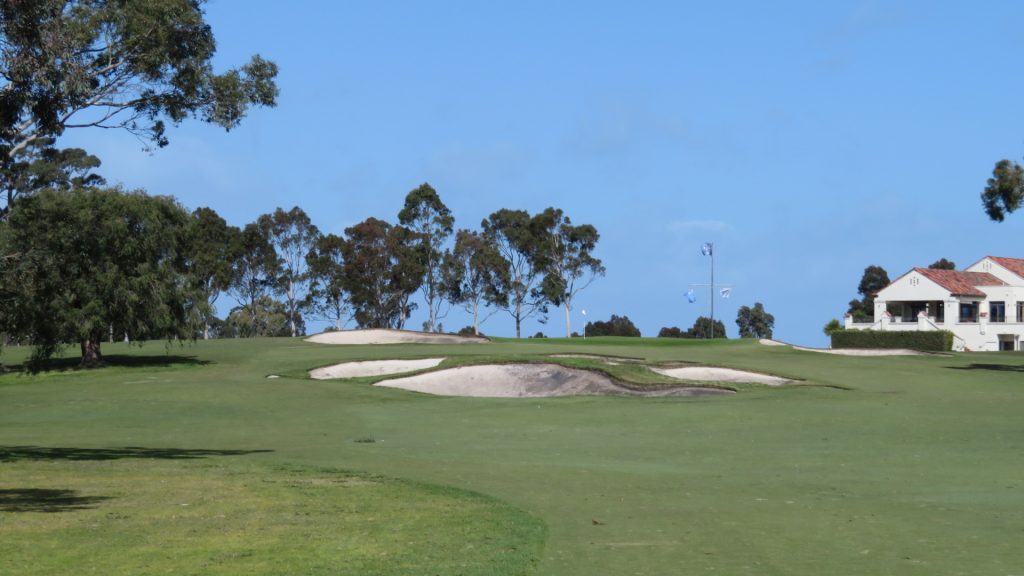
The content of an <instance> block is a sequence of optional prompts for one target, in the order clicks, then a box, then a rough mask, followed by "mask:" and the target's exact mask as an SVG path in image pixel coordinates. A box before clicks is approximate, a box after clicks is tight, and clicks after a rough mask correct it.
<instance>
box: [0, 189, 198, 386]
mask: <svg viewBox="0 0 1024 576" xmlns="http://www.w3.org/2000/svg"><path fill="white" fill-rule="evenodd" d="M40 222H46V223H47V225H46V226H40V225H39V223H40ZM4 227H5V228H7V231H6V233H7V234H8V237H7V240H6V242H7V244H8V249H9V250H10V251H11V252H12V253H13V254H14V257H12V258H8V259H5V262H6V265H5V266H4V268H3V274H4V277H3V278H2V283H3V285H4V297H5V298H6V299H8V300H9V302H10V303H11V305H10V306H9V307H5V312H4V314H3V315H2V316H0V322H2V323H3V324H4V325H3V326H2V327H0V329H3V330H6V331H10V332H11V333H12V334H17V335H22V336H25V337H26V338H27V339H29V340H30V341H31V342H32V343H34V344H35V345H36V352H35V355H34V358H35V361H36V362H42V361H45V360H47V359H48V358H49V357H50V356H51V355H52V354H53V353H54V352H56V351H57V350H58V349H59V347H60V346H61V345H62V344H63V343H65V342H78V343H79V344H80V345H81V352H82V364H83V365H84V366H93V365H97V364H100V363H102V361H103V356H102V353H101V349H100V343H101V342H102V340H103V339H104V336H107V335H108V334H109V333H111V332H113V331H114V330H116V331H117V333H118V334H119V335H120V334H127V335H128V336H130V338H131V339H132V340H143V339H158V338H192V337H194V335H195V333H196V332H195V328H197V327H196V326H194V325H193V324H191V323H190V319H191V318H194V317H195V315H194V314H193V313H192V312H193V311H194V310H195V309H201V308H203V307H205V306H206V300H205V297H204V295H203V294H202V293H201V292H200V291H198V290H196V289H195V287H194V284H193V283H191V282H188V281H187V279H186V274H187V269H186V263H185V260H186V257H185V252H186V250H185V248H186V244H185V235H186V233H187V230H188V229H189V214H188V212H186V211H185V210H184V209H183V208H182V207H181V206H179V205H178V204H177V202H175V201H174V200H173V199H171V198H167V197H153V196H147V195H145V194H143V193H141V192H125V191H123V190H120V189H117V188H110V189H98V190H82V189H74V190H70V191H66V192H63V191H52V190H51V191H45V192H42V193H40V194H38V195H36V196H32V197H29V198H25V199H24V200H23V201H21V202H19V203H18V204H17V205H16V206H15V208H14V210H12V212H11V215H10V220H9V222H8V223H7V224H6V225H4ZM127 239H130V241H126V240H127Z"/></svg>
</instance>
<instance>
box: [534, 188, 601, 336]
mask: <svg viewBox="0 0 1024 576" xmlns="http://www.w3.org/2000/svg"><path fill="white" fill-rule="evenodd" d="M537 219H538V222H540V223H542V227H538V230H541V231H542V232H540V234H539V237H540V240H541V243H540V253H541V258H542V261H543V263H544V280H543V281H542V282H541V291H542V292H543V293H544V296H545V297H546V298H547V299H548V301H550V302H551V303H552V304H554V305H555V306H562V307H564V308H565V335H566V337H567V338H568V337H570V336H571V335H572V322H571V318H570V315H569V311H570V310H572V301H573V299H574V298H575V297H576V294H578V293H579V292H580V291H581V290H583V289H584V288H586V287H587V286H589V285H590V284H591V282H593V281H594V279H595V278H597V277H599V276H604V273H605V268H604V265H603V264H601V260H599V259H597V258H595V257H594V256H593V252H594V249H595V248H596V247H597V241H598V240H599V239H600V238H601V235H600V234H598V233H597V228H594V227H593V226H592V225H590V224H582V225H579V226H573V224H572V221H571V220H570V219H569V217H568V216H565V215H564V214H563V213H562V211H561V210H559V209H557V208H548V209H546V210H544V211H543V212H541V213H540V214H538V215H537Z"/></svg>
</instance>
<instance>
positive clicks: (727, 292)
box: [719, 288, 732, 300]
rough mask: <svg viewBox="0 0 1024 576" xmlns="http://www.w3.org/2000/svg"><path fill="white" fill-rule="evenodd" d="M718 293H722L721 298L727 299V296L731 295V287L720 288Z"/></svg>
mask: <svg viewBox="0 0 1024 576" xmlns="http://www.w3.org/2000/svg"><path fill="white" fill-rule="evenodd" d="M719 293H720V294H721V295H722V298H725V299H726V300H728V299H729V296H732V288H722V290H721V292H719Z"/></svg>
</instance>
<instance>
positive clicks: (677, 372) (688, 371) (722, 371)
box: [651, 366, 796, 386]
mask: <svg viewBox="0 0 1024 576" xmlns="http://www.w3.org/2000/svg"><path fill="white" fill-rule="evenodd" d="M651 370H653V371H654V372H657V373H658V374H661V375H663V376H668V377H669V378H678V379H679V380H693V381H696V382H754V383H757V384H766V385H768V386H782V385H783V384H792V383H794V382H796V380H789V379H788V378H780V377H778V376H771V375H769V374H761V373H759V372H747V371H745V370H733V369H732V368H715V367H712V366H684V367H682V368H651Z"/></svg>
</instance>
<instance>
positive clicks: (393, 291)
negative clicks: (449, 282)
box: [342, 218, 424, 330]
mask: <svg viewBox="0 0 1024 576" xmlns="http://www.w3.org/2000/svg"><path fill="white" fill-rule="evenodd" d="M345 236H346V241H345V243H344V245H343V247H342V258H343V261H344V264H343V265H342V270H343V281H342V285H343V286H344V288H345V290H346V291H347V292H348V293H349V301H350V303H351V305H352V309H353V312H354V315H355V319H356V322H357V323H358V324H359V326H360V327H363V328H397V329H399V330H401V329H403V328H404V327H405V321H406V319H408V317H409V313H410V312H411V311H412V310H413V308H414V306H415V304H411V303H410V302H409V300H410V297H411V296H412V295H413V294H415V293H416V291H417V290H419V288H420V285H421V284H422V282H423V276H424V273H423V264H422V262H421V260H420V258H419V257H418V254H417V247H416V244H415V238H414V236H413V234H412V232H410V231H409V230H408V229H407V228H405V227H404V226H395V225H392V224H390V223H388V222H385V221H383V220H378V219H377V218H367V219H366V220H364V221H363V222H360V223H359V224H356V225H355V226H352V227H350V228H346V229H345Z"/></svg>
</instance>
